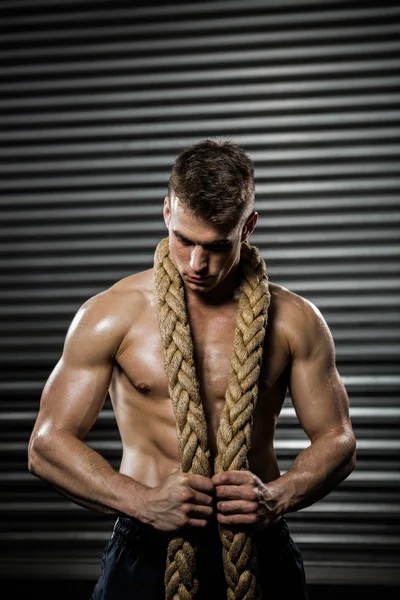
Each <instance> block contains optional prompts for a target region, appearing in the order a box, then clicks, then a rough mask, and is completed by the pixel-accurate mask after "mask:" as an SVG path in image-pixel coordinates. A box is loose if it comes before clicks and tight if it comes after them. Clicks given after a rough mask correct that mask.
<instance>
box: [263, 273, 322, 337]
mask: <svg viewBox="0 0 400 600" xmlns="http://www.w3.org/2000/svg"><path fill="white" fill-rule="evenodd" d="M269 289H270V293H271V305H270V306H271V312H272V315H273V318H274V320H276V321H277V322H278V324H279V328H280V330H281V331H282V333H283V335H284V336H285V338H286V340H287V343H288V344H289V347H290V348H292V349H293V348H295V347H299V346H300V345H301V346H304V345H306V346H312V345H313V344H315V343H316V342H317V341H319V340H321V339H323V338H331V333H330V330H329V327H328V325H327V322H326V320H325V318H324V316H323V315H322V313H321V311H320V310H319V308H318V307H317V306H316V304H314V302H312V301H311V300H309V299H308V298H305V297H304V296H301V295H300V294H298V293H296V292H294V291H292V290H290V289H288V288H286V287H284V286H282V285H279V284H275V283H271V282H270V284H269Z"/></svg>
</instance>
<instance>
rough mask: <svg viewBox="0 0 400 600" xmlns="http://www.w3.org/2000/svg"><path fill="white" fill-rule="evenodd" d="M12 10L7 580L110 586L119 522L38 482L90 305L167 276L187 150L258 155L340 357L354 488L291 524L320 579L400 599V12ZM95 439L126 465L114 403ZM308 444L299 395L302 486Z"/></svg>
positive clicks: (2, 406)
mask: <svg viewBox="0 0 400 600" xmlns="http://www.w3.org/2000/svg"><path fill="white" fill-rule="evenodd" d="M136 5H139V6H137V7H135V6H134V4H133V3H132V2H121V1H114V2H111V1H101V0H97V1H96V2H95V1H90V0H82V1H79V2H78V1H76V0H75V1H73V0H69V1H67V0H47V1H45V0H42V1H39V0H38V1H27V0H16V1H13V2H11V1H9V2H3V3H2V5H1V9H2V17H1V21H2V25H3V33H2V41H3V46H2V50H1V55H2V60H3V62H2V69H1V76H2V82H1V99H0V107H1V120H2V125H3V130H2V135H1V139H2V148H1V154H2V163H1V173H2V178H1V183H0V185H1V191H2V195H1V210H2V215H1V216H2V221H1V242H0V244H1V249H2V251H3V253H2V258H1V282H2V289H1V301H2V302H1V308H0V315H1V328H2V340H1V373H2V377H1V383H0V386H1V403H0V414H1V422H2V425H3V431H2V438H1V442H0V450H1V467H0V481H1V491H0V508H1V515H2V524H1V525H2V532H1V533H0V540H1V541H0V550H1V561H0V572H1V575H2V576H4V577H7V576H18V577H21V576H32V575H35V576H39V577H40V576H42V575H43V576H44V575H45V570H46V574H47V576H48V572H47V571H48V567H49V565H52V571H51V573H52V576H54V577H59V576H62V577H77V578H88V579H95V578H97V576H98V574H99V571H100V559H101V554H102V551H103V548H104V545H105V543H106V541H107V539H108V537H109V535H110V533H111V530H112V526H113V523H114V520H115V519H114V517H105V516H104V515H100V514H97V513H94V512H92V511H89V510H86V509H84V508H82V507H80V506H77V505H75V504H74V503H72V502H70V501H68V500H67V499H66V498H64V497H63V496H61V495H60V494H58V493H57V492H55V491H54V490H53V489H52V488H51V487H50V486H48V485H47V484H46V483H44V482H43V481H41V480H38V479H37V478H35V477H34V476H33V475H31V474H30V473H29V472H28V471H27V455H26V453H27V443H28V439H29V436H30V433H31V430H32V427H33V424H34V421H35V418H36V416H37V411H38V408H39V399H40V394H41V391H42V389H43V386H44V383H45V381H46V379H47V377H48V376H49V374H50V372H51V370H52V368H53V367H54V365H55V363H56V362H57V360H58V358H59V357H60V354H61V351H62V345H63V341H64V337H65V334H66V331H67V328H68V325H69V323H70V321H71V319H72V317H73V315H74V314H75V312H76V310H77V309H78V308H79V306H80V305H81V304H82V303H83V302H84V301H85V300H86V299H87V298H88V297H90V296H92V295H94V294H96V293H98V292H99V291H101V290H104V289H105V288H107V287H108V286H109V285H111V284H112V283H114V282H115V281H116V280H118V279H119V278H121V277H124V276H126V275H128V274H130V273H133V272H137V271H140V270H143V269H147V268H149V267H150V266H151V265H152V258H153V252H154V249H155V246H156V244H157V242H158V241H159V240H160V239H161V237H164V236H165V232H166V230H165V228H164V223H163V221H162V200H163V197H164V194H165V192H166V185H167V179H168V176H169V173H170V169H171V166H172V163H173V161H174V159H175V157H176V155H177V154H178V152H179V151H180V150H181V149H183V148H184V147H185V146H187V145H189V144H191V143H194V142H196V141H198V140H199V139H201V138H205V137H207V136H216V135H221V136H225V137H228V138H230V139H233V140H234V141H236V142H238V143H239V144H241V145H242V146H243V147H244V149H245V150H246V151H248V153H249V154H250V156H251V157H252V158H253V160H254V163H255V168H256V181H257V198H256V203H257V210H258V212H259V215H260V219H259V223H258V226H257V228H256V230H255V232H254V234H253V235H252V237H251V242H252V243H254V244H256V245H258V247H259V248H260V250H261V251H262V254H263V256H264V258H265V259H266V262H267V266H268V269H269V275H270V279H271V280H272V281H275V282H277V283H280V284H282V285H284V286H285V287H287V288H289V289H291V290H293V291H295V292H297V293H299V294H301V295H303V296H305V297H306V298H308V299H310V300H311V301H313V302H314V303H315V304H316V305H317V306H318V307H319V309H320V310H321V312H322V313H323V315H324V316H325V318H326V320H327V321H328V324H329V325H330V327H331V330H332V333H333V335H334V338H335V341H336V348H337V363H338V368H339V372H340V374H341V375H342V378H343V380H344V383H345V385H346V387H347V390H348V392H349V396H350V402H351V417H352V422H353V425H354V429H355V432H356V436H357V440H358V463H357V467H356V470H355V471H354V472H353V473H352V474H351V476H350V477H349V478H348V479H347V480H346V481H344V482H343V483H342V484H341V485H340V486H339V487H338V488H337V489H335V490H334V491H333V492H331V493H330V494H329V496H328V497H326V498H325V499H324V500H321V501H320V502H318V503H317V504H315V505H313V506H311V507H310V508H307V509H304V510H302V511H300V512H298V513H291V514H289V515H288V516H287V518H288V522H289V526H290V528H291V531H292V535H293V538H294V539H295V541H296V542H297V543H298V545H299V547H300V549H301V550H302V553H303V557H304V560H305V567H306V572H307V577H308V581H309V582H310V583H330V582H332V583H349V582H350V583H386V584H387V583H397V584H398V583H399V580H400V577H399V562H400V558H399V541H400V535H399V481H400V475H399V462H400V456H399V447H400V442H399V417H400V400H399V389H400V373H399V354H400V348H399V322H400V318H399V317H400V312H399V298H400V283H399V220H400V209H399V189H400V178H399V147H400V145H399V116H400V111H399V98H400V90H399V66H400V63H399V49H400V44H399V32H400V7H399V6H396V3H393V2H385V1H382V2H379V3H378V2H361V1H359V2H345V1H344V2H343V1H334V0H333V1H325V0H304V1H296V0H279V1H278V0H264V1H262V0H248V1H247V2H239V1H235V0H232V1H230V0H227V1H216V2H190V3H189V2H188V3H187V4H183V3H178V2H169V3H163V4H162V3H161V2H160V3H159V5H158V6H157V3H149V2H142V3H140V2H139V3H136ZM86 441H87V443H88V444H89V445H90V446H92V447H93V448H95V449H96V450H98V451H99V452H100V453H101V454H103V456H104V457H105V458H107V459H108V460H109V461H110V463H111V464H112V465H113V466H114V467H115V468H116V469H118V467H119V463H120V454H121V445H120V439H119V435H118V432H117V429H116V425H115V421H114V416H113V413H112V410H111V404H110V402H109V399H108V400H107V402H106V405H105V407H104V409H103V411H102V413H101V415H100V418H99V420H98V422H97V423H96V425H95V427H94V428H93V430H92V431H91V432H90V435H89V436H88V438H87V440H86ZM307 444H308V439H307V438H306V437H305V434H304V433H303V431H302V429H301V428H300V427H299V424H298V422H297V421H296V418H295V414H294V411H293V408H292V406H291V402H290V398H289V397H287V399H286V401H285V405H284V409H283V412H282V416H281V419H280V422H279V424H278V431H277V438H276V449H277V454H278V458H279V462H280V466H281V470H282V472H284V471H285V470H286V469H287V468H288V467H289V466H290V464H291V463H292V461H293V459H294V458H295V456H296V455H297V453H298V452H299V451H300V450H301V449H302V448H304V447H305V445H307Z"/></svg>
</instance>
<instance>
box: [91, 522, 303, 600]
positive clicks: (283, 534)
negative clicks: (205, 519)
mask: <svg viewBox="0 0 400 600" xmlns="http://www.w3.org/2000/svg"><path fill="white" fill-rule="evenodd" d="M196 531H197V530H196ZM198 532H199V536H200V540H201V541H200V546H199V552H198V559H197V568H198V578H199V593H198V600H226V583H225V577H224V572H223V566H222V551H221V541H220V538H219V533H218V525H217V523H214V524H209V525H208V526H207V527H206V528H199V529H198ZM171 535H172V534H171V532H162V531H157V530H156V529H154V528H153V527H151V526H149V525H145V524H143V523H141V522H140V521H138V520H136V519H132V518H128V517H118V519H117V521H116V523H115V526H114V531H113V533H112V535H111V538H110V539H109V541H108V543H107V545H106V547H105V550H104V553H103V558H102V563H101V574H100V577H99V579H98V581H97V583H96V585H95V587H94V590H93V593H92V596H91V598H90V600H164V598H165V586H164V574H165V567H166V557H167V548H168V543H169V540H170V539H171ZM175 535H176V534H175ZM254 542H255V544H256V546H257V549H258V565H259V579H258V580H259V583H260V586H261V590H262V592H263V594H262V596H263V599H264V598H265V599H266V600H281V599H282V598H283V597H284V598H290V599H291V600H309V597H308V594H307V586H306V577H305V571H304V565H303V559H302V556H301V554H300V551H299V549H298V547H297V545H296V543H295V542H294V541H293V540H292V538H291V535H290V532H289V527H288V525H287V522H286V520H285V519H284V518H281V519H280V521H279V522H278V523H276V524H275V525H273V526H271V527H269V528H268V529H265V530H264V531H258V532H256V533H255V534H254Z"/></svg>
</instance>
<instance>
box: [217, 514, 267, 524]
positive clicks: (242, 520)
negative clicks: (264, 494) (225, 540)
mask: <svg viewBox="0 0 400 600" xmlns="http://www.w3.org/2000/svg"><path fill="white" fill-rule="evenodd" d="M217 521H218V523H221V524H224V525H251V524H254V523H256V522H257V515H255V514H254V513H251V514H247V515H242V514H239V515H237V514H236V515H223V514H222V513H218V514H217Z"/></svg>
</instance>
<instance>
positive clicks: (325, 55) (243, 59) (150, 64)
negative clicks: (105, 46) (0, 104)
mask: <svg viewBox="0 0 400 600" xmlns="http://www.w3.org/2000/svg"><path fill="white" fill-rule="evenodd" d="M180 26H181V23H179V27H180ZM197 50H198V47H197ZM399 51H400V43H399V42H398V41H396V40H394V41H392V40H389V41H379V42H375V43H374V41H369V42H368V43H363V42H357V41H352V42H351V43H348V44H346V43H342V44H341V45H340V46H339V45H337V44H333V45H328V44H324V43H323V40H322V43H319V44H318V43H314V44H313V45H311V46H305V47H301V46H298V47H296V53H295V54H294V53H293V48H265V49H256V50H253V49H238V50H236V49H235V50H230V51H226V52H221V51H220V52H215V51H214V52H213V51H210V48H208V51H207V52H206V53H205V52H204V50H200V51H198V52H193V51H192V52H190V53H187V52H179V53H177V54H167V53H165V52H163V53H160V54H159V55H158V56H145V57H143V58H142V57H141V56H140V55H139V56H136V57H135V60H134V61H132V58H121V57H119V58H115V59H108V58H98V59H97V60H96V61H93V60H90V61H85V60H82V59H80V60H76V61H68V62H66V63H64V62H57V63H55V64H53V63H47V64H46V63H39V64H29V63H27V64H23V65H10V66H7V64H5V65H3V70H2V74H3V77H4V78H5V79H7V77H11V78H12V77H21V76H22V77H24V79H26V80H28V79H29V78H30V77H34V78H35V77H37V76H41V75H57V77H59V76H60V75H62V74H68V75H70V74H74V75H77V74H79V73H82V72H83V73H96V72H97V71H99V72H101V73H103V74H104V73H106V72H107V71H110V74H111V73H114V72H115V71H116V70H118V71H119V72H122V71H124V70H127V71H128V72H129V73H132V71H136V72H138V71H140V70H142V69H143V70H146V69H149V70H154V69H160V70H161V69H168V70H173V69H178V68H182V67H184V66H190V67H192V68H196V67H197V66H205V65H212V66H214V65H216V64H217V65H221V64H232V62H233V63H234V64H236V65H241V64H242V63H251V64H257V62H259V61H262V62H267V61H268V64H273V63H274V62H279V61H288V62H294V63H297V62H299V61H300V60H301V59H306V60H315V59H316V58H318V60H322V59H326V60H332V61H333V60H339V61H340V59H341V58H342V57H343V56H345V57H346V58H348V59H353V58H355V59H357V57H358V55H361V56H362V57H364V58H365V57H367V56H373V57H374V58H375V57H376V58H378V57H379V55H380V54H381V53H382V54H386V53H387V54H388V55H389V56H393V55H395V54H396V52H399Z"/></svg>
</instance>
